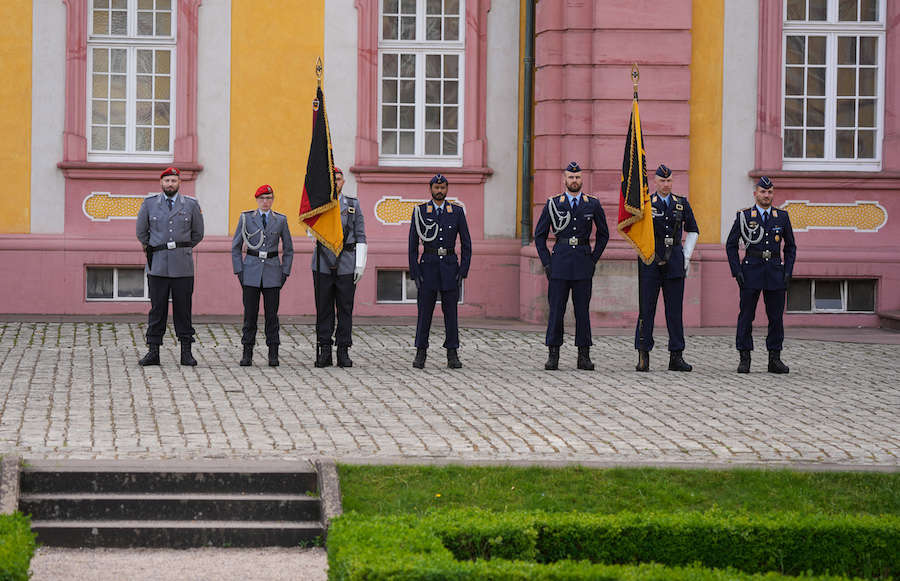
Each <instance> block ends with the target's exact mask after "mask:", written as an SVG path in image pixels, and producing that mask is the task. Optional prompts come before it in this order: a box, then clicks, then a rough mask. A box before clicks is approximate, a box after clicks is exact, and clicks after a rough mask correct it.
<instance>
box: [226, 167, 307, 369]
mask: <svg viewBox="0 0 900 581" xmlns="http://www.w3.org/2000/svg"><path fill="white" fill-rule="evenodd" d="M274 200H275V192H274V190H272V186H270V185H268V184H265V185H262V186H260V187H259V188H257V190H256V203H257V206H258V207H257V209H256V210H248V211H246V212H242V213H241V218H240V220H239V221H238V225H237V228H236V229H235V231H234V238H233V239H232V240H231V264H232V266H233V267H234V274H236V275H237V277H238V281H240V283H241V289H242V291H243V301H244V329H243V335H242V337H241V344H243V346H244V354H243V356H242V357H241V366H243V367H247V366H249V365H251V364H252V363H253V346H254V345H255V344H256V322H257V320H258V319H259V296H260V294H261V295H262V297H263V309H264V310H265V316H266V345H268V347H269V365H270V366H271V367H278V346H279V345H280V344H281V339H280V338H279V336H278V331H279V329H280V326H279V324H278V303H279V302H280V300H281V287H283V286H284V283H285V281H286V280H287V277H288V276H290V274H291V264H292V263H293V261H294V243H293V241H292V240H291V230H290V228H289V227H288V220H287V217H286V216H285V215H284V214H279V213H278V212H275V211H273V210H272V203H273V202H274ZM279 241H280V242H281V259H280V260H279V258H278V243H279ZM245 250H246V255H245V254H244V251H245Z"/></svg>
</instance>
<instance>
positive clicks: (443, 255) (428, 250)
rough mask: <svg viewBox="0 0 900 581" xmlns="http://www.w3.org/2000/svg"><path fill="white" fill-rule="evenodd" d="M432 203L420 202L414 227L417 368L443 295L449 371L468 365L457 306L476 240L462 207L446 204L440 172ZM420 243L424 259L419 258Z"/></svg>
mask: <svg viewBox="0 0 900 581" xmlns="http://www.w3.org/2000/svg"><path fill="white" fill-rule="evenodd" d="M429 188H430V189H431V201H430V202H425V203H424V204H419V205H418V206H416V207H415V209H414V210H413V215H412V221H411V222H410V224H409V274H410V276H411V277H412V279H413V280H414V281H415V283H416V288H417V289H418V298H417V301H416V305H417V307H418V320H417V322H416V358H415V359H414V360H413V367H415V368H416V369H422V368H424V367H425V357H426V356H427V354H428V335H429V333H430V332H431V318H432V316H433V315H434V306H435V304H436V303H437V298H438V294H439V293H440V296H441V310H442V311H443V312H444V328H445V330H446V338H445V340H444V348H445V349H447V367H450V368H452V369H458V368H460V367H462V363H460V361H459V355H458V354H457V352H456V350H457V349H459V325H458V322H457V316H456V303H457V302H458V301H459V289H460V285H461V284H462V281H463V279H464V278H466V277H467V276H468V274H469V264H470V262H471V260H472V238H471V237H470V236H469V225H468V224H467V223H466V213H465V212H464V211H463V209H462V206H458V205H456V204H451V203H450V202H447V201H446V198H447V189H448V183H447V178H445V177H444V176H442V175H441V174H437V175H436V176H434V177H433V178H431V182H430V183H429ZM457 236H459V249H460V258H459V262H457V260H456V237H457ZM419 241H421V243H422V257H421V261H420V260H419Z"/></svg>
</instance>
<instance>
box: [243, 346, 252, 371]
mask: <svg viewBox="0 0 900 581" xmlns="http://www.w3.org/2000/svg"><path fill="white" fill-rule="evenodd" d="M251 365H253V345H244V355H243V357H241V367H250V366H251Z"/></svg>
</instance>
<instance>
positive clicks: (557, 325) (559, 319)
mask: <svg viewBox="0 0 900 581" xmlns="http://www.w3.org/2000/svg"><path fill="white" fill-rule="evenodd" d="M592 282H593V281H592V280H591V279H589V278H585V279H582V280H564V279H560V278H552V279H550V284H549V286H548V287H547V298H548V299H549V301H550V317H549V318H548V320H547V338H546V340H545V341H544V344H545V345H548V346H551V347H557V346H559V345H562V342H563V317H564V316H565V314H566V304H567V303H568V302H569V292H570V291H571V293H572V306H573V308H574V309H575V345H576V346H577V347H590V346H591V345H593V344H594V342H593V341H592V340H591V318H590V309H589V307H590V304H591V288H592V285H591V283H592Z"/></svg>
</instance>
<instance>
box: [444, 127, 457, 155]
mask: <svg viewBox="0 0 900 581" xmlns="http://www.w3.org/2000/svg"><path fill="white" fill-rule="evenodd" d="M456 141H457V140H456V132H455V131H446V132H444V155H456Z"/></svg>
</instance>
